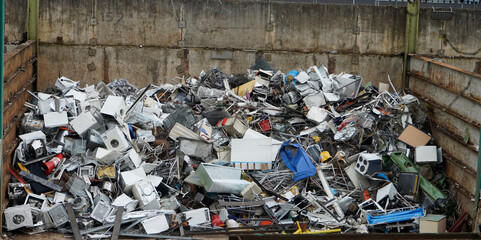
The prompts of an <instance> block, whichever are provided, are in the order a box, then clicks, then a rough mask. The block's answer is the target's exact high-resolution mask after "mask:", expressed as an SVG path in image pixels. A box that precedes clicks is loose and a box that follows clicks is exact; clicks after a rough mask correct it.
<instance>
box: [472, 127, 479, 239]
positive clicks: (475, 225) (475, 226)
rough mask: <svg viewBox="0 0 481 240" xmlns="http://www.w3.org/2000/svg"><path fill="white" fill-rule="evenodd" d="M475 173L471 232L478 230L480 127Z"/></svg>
mask: <svg viewBox="0 0 481 240" xmlns="http://www.w3.org/2000/svg"><path fill="white" fill-rule="evenodd" d="M476 172H477V174H476V189H475V190H474V209H473V216H475V217H474V222H473V224H472V225H473V232H477V231H478V204H479V189H480V188H481V129H480V130H479V146H478V169H477V171H476Z"/></svg>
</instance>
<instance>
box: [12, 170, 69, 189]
mask: <svg viewBox="0 0 481 240" xmlns="http://www.w3.org/2000/svg"><path fill="white" fill-rule="evenodd" d="M20 176H22V177H24V178H26V179H30V180H32V181H34V182H38V183H40V184H42V185H44V186H46V187H49V188H51V189H53V190H55V191H57V192H60V191H62V187H60V186H59V185H57V184H55V183H53V182H50V181H48V180H45V179H43V178H41V177H39V176H37V175H34V174H31V173H29V172H25V171H23V170H22V171H20Z"/></svg>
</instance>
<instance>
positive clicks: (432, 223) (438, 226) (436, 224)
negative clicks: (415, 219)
mask: <svg viewBox="0 0 481 240" xmlns="http://www.w3.org/2000/svg"><path fill="white" fill-rule="evenodd" d="M445 232H446V216H444V215H435V214H426V216H424V217H423V218H421V220H420V221H419V233H445Z"/></svg>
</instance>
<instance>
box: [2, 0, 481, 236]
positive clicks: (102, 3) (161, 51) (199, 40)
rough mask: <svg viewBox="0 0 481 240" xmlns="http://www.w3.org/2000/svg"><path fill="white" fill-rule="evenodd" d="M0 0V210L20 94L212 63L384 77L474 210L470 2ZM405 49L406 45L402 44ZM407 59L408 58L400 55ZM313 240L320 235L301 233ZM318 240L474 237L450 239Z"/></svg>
mask: <svg viewBox="0 0 481 240" xmlns="http://www.w3.org/2000/svg"><path fill="white" fill-rule="evenodd" d="M5 2H6V5H5V6H6V20H5V39H6V41H7V42H10V43H14V44H16V45H15V46H14V47H7V52H6V53H5V57H4V59H5V60H4V69H5V74H4V85H5V87H4V89H3V91H4V110H3V114H4V117H3V126H4V128H3V129H4V133H3V136H4V138H3V169H2V176H3V178H2V179H3V181H2V186H1V187H2V212H3V210H4V209H5V207H6V206H7V203H8V199H7V198H6V192H7V186H8V183H9V180H10V177H11V175H10V173H9V171H8V170H9V168H10V163H11V159H12V158H13V153H14V150H15V148H16V146H17V145H18V140H17V136H18V134H19V133H18V126H19V124H20V120H21V119H22V117H23V113H24V112H25V110H26V107H25V106H24V103H25V102H28V101H29V100H30V99H31V94H30V93H29V92H28V91H44V90H46V89H47V88H49V87H53V85H54V83H55V81H56V79H57V78H58V77H60V76H68V77H69V78H71V79H75V80H78V81H80V82H81V84H94V83H97V82H99V81H103V82H105V83H109V82H112V81H113V80H114V79H118V78H126V79H129V80H130V81H131V82H132V83H134V84H136V85H138V86H145V85H147V84H148V83H153V84H160V83H166V82H169V83H172V82H182V81H183V78H182V76H187V75H191V76H194V75H198V74H199V73H200V72H201V71H202V70H207V69H211V68H213V67H218V68H219V69H222V70H223V71H225V72H229V73H238V72H244V71H245V69H246V68H248V67H250V66H256V67H258V68H263V67H265V66H269V67H272V68H275V69H280V70H283V72H288V71H289V70H292V69H299V68H301V69H302V68H304V69H305V68H307V67H309V66H311V65H321V64H324V65H325V66H326V67H327V68H328V70H329V72H330V73H334V72H336V73H338V72H340V71H344V72H347V73H354V74H356V75H359V76H362V77H363V78H364V80H365V82H371V83H372V84H373V85H376V86H378V85H379V83H388V78H390V80H392V83H393V87H394V88H395V89H397V90H398V91H406V92H408V93H410V94H412V95H414V96H416V97H418V98H419V99H420V100H421V101H422V102H423V103H425V104H426V105H427V106H428V109H429V113H428V115H429V121H430V124H431V129H432V135H433V136H432V137H433V138H434V139H435V142H436V145H438V146H440V147H442V149H443V158H444V164H445V169H446V172H445V175H446V176H447V181H448V183H449V186H450V189H449V190H450V191H449V194H452V195H454V196H455V198H456V200H457V201H458V203H459V209H460V211H464V212H466V213H467V214H468V215H469V217H470V219H474V218H476V216H477V215H478V213H476V212H474V211H475V209H477V208H476V206H475V203H478V201H475V196H479V184H480V183H479V181H480V177H479V171H480V166H479V164H480V159H479V157H478V156H479V150H480V149H479V145H480V124H481V51H480V50H481V41H479V39H481V26H480V25H479V23H480V22H481V11H480V10H479V5H477V4H476V3H473V4H472V5H469V4H468V5H462V6H461V5H455V6H454V8H445V7H446V6H445V5H443V8H442V9H441V8H437V7H433V8H423V7H421V8H420V9H419V8H418V9H417V10H416V8H414V10H412V9H411V10H409V7H406V5H400V6H374V5H375V4H374V1H373V2H372V3H373V4H372V5H369V3H371V2H369V1H366V2H367V3H368V5H359V4H352V3H351V4H349V3H346V4H326V3H322V1H314V2H294V1H293V2H281V1H267V0H265V1H243V0H237V1H235V0H227V1H201V0H185V1H171V0H138V1H130V0H42V1H39V0H6V1H5ZM349 2H350V1H349ZM353 2H355V1H353ZM396 3H397V1H396ZM381 5H382V4H381ZM433 6H436V5H433ZM460 6H461V7H463V9H459V7H460ZM469 8H472V9H469ZM413 16H414V18H413ZM416 16H417V17H416ZM27 39H28V40H27ZM413 39H414V40H413ZM413 43H414V47H413V45H409V44H413ZM407 52H413V53H412V54H409V55H406V57H404V54H405V53H407ZM414 52H415V54H414ZM403 66H404V67H403ZM403 76H405V78H403ZM265 234H267V233H265ZM42 236H45V235H42ZM47 236H48V237H49V235H48V234H47ZM36 237H37V236H36V235H33V236H32V237H31V238H36ZM57 237H59V236H57ZM237 237H239V238H240V239H258V238H265V237H266V236H264V235H260V236H259V235H249V236H247V235H241V236H236V237H235V238H237ZM274 237H275V238H279V239H282V238H289V239H291V238H296V239H297V238H304V237H305V236H302V237H298V236H294V235H276V236H274ZM313 237H315V238H317V237H319V238H321V237H320V236H309V237H308V238H313ZM306 238H307V237H306ZM322 238H323V239H334V238H336V239H342V238H345V239H349V238H356V239H357V238H359V239H479V238H480V237H479V235H477V234H469V233H457V234H408V235H405V234H389V235H384V234H368V235H355V234H347V235H325V236H322Z"/></svg>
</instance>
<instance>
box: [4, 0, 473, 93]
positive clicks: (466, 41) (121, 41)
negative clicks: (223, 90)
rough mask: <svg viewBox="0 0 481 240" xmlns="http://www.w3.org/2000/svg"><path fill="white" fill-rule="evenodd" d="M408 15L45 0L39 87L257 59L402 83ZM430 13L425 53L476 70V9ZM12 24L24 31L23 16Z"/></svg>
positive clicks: (423, 28)
mask: <svg viewBox="0 0 481 240" xmlns="http://www.w3.org/2000/svg"><path fill="white" fill-rule="evenodd" d="M13 2H15V3H13ZM9 3H10V4H18V5H22V4H24V5H25V4H26V1H23V0H22V1H20V2H18V1H12V0H9V1H7V5H8V4H9ZM22 9H23V10H22ZM25 9H26V7H22V8H19V9H18V10H17V9H15V11H25ZM8 11H13V10H12V8H8V7H7V15H13V14H11V13H10V14H9V13H8ZM405 11H406V10H405V8H401V7H398V8H396V7H376V6H361V5H324V4H316V3H286V2H276V3H269V2H250V1H231V0H226V1H202V0H185V1H169V0H134V1H130V0H116V1H114V0H103V1H98V0H48V1H47V0H46V1H41V3H40V9H39V14H40V16H39V38H40V48H39V72H38V77H39V84H38V88H39V90H42V89H45V88H46V87H49V86H52V84H53V83H54V81H55V79H56V78H57V77H58V76H61V75H65V76H68V77H70V78H72V79H74V80H80V81H82V82H84V83H95V82H98V81H100V80H104V81H105V82H110V81H113V80H114V79H116V78H121V77H123V78H127V79H129V80H130V81H132V82H134V83H136V84H139V85H145V84H147V83H149V82H153V83H156V84H158V83H161V82H165V81H167V80H166V78H165V77H166V76H167V77H170V78H173V77H175V76H182V75H187V74H190V75H198V74H199V73H200V71H201V70H203V69H204V70H208V69H209V68H212V67H219V68H220V69H222V70H223V71H225V72H229V73H242V72H245V69H246V68H247V67H249V66H251V65H254V63H255V60H256V58H262V59H264V60H266V62H267V63H269V64H270V65H271V66H272V67H274V68H276V69H280V70H283V71H288V70H291V69H298V68H307V67H308V66H310V65H312V64H324V65H326V66H328V68H329V70H331V71H333V72H336V73H339V72H341V71H345V72H350V73H356V74H360V75H362V76H363V77H364V79H365V82H368V81H372V82H374V83H378V82H386V81H387V75H388V74H390V75H391V78H392V79H393V81H394V82H395V84H396V86H398V87H399V86H400V79H401V72H402V56H401V55H402V52H403V51H404V38H405V19H406V12H405ZM431 12H432V9H422V11H421V19H420V31H419V48H418V52H419V53H420V54H424V55H426V54H428V55H439V56H442V57H456V58H458V59H456V60H455V62H456V63H455V64H454V65H457V66H458V67H462V68H464V69H468V70H470V71H472V70H474V69H475V67H476V63H477V62H478V61H479V59H480V57H481V53H480V52H479V49H480V48H481V43H480V42H479V41H477V40H476V39H480V37H481V32H480V31H478V27H477V25H476V23H479V22H480V21H481V14H479V11H475V10H461V9H456V10H454V16H453V18H452V19H451V20H447V21H443V20H433V19H432V16H431ZM22 15H23V13H22ZM8 24H9V25H11V26H9V28H11V29H17V28H18V27H17V28H14V27H13V25H17V26H22V24H23V25H25V23H24V22H22V21H20V19H17V20H16V21H14V22H9V23H8ZM13 32H15V31H13ZM17 32H18V31H17ZM7 34H11V35H12V37H11V38H14V37H16V36H17V35H16V33H15V34H14V33H8V32H7ZM459 57H461V58H459ZM446 60H447V61H451V59H449V58H447V59H446Z"/></svg>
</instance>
